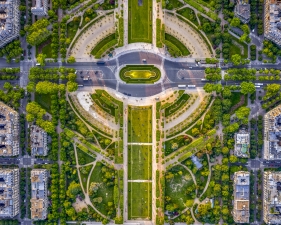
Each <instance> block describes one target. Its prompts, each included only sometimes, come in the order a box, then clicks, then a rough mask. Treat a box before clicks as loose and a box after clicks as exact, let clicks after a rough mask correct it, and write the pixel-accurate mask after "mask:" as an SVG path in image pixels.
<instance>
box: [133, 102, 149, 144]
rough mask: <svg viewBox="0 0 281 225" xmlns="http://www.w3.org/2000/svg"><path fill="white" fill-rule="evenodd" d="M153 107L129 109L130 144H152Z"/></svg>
mask: <svg viewBox="0 0 281 225" xmlns="http://www.w3.org/2000/svg"><path fill="white" fill-rule="evenodd" d="M151 122H152V107H151V106H148V107H132V106H129V107H128V142H129V143H151V142H152V125H151Z"/></svg>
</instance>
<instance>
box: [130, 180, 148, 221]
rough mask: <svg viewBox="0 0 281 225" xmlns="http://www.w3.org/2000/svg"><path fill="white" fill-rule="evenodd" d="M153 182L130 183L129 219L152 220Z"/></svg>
mask: <svg viewBox="0 0 281 225" xmlns="http://www.w3.org/2000/svg"><path fill="white" fill-rule="evenodd" d="M151 191H152V184H151V182H142V183H137V182H129V183H128V219H137V218H143V219H151V216H152V215H151V214H152V213H151V202H152V194H151Z"/></svg>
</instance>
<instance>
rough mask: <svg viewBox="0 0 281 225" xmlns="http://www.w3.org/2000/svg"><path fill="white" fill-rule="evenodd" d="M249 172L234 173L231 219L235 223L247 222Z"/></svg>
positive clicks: (248, 214) (248, 215)
mask: <svg viewBox="0 0 281 225" xmlns="http://www.w3.org/2000/svg"><path fill="white" fill-rule="evenodd" d="M249 192H250V173H249V172H245V171H238V172H235V173H234V193H233V194H234V208H233V219H234V221H235V222H236V223H249V217H250V213H249V199H250V193H249Z"/></svg>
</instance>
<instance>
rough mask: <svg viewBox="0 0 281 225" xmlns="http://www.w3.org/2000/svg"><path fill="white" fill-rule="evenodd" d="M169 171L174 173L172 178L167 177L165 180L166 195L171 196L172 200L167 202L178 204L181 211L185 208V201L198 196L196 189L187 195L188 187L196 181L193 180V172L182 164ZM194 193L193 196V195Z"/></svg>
mask: <svg viewBox="0 0 281 225" xmlns="http://www.w3.org/2000/svg"><path fill="white" fill-rule="evenodd" d="M168 172H170V173H171V174H173V176H172V177H171V178H169V179H168V178H167V177H169V176H167V173H166V180H165V196H169V197H170V198H171V200H170V201H169V202H166V206H167V204H170V205H171V204H176V205H177V206H178V210H177V211H181V210H183V209H185V203H186V201H187V200H189V199H194V198H192V197H195V196H196V193H195V190H194V191H191V192H190V194H189V195H187V193H186V191H187V188H189V187H191V186H192V185H193V184H194V182H193V180H192V177H191V174H190V173H189V172H188V171H187V170H186V169H185V168H184V167H183V166H180V165H177V166H175V167H173V168H172V169H170V170H169V171H168ZM192 195H193V196H192Z"/></svg>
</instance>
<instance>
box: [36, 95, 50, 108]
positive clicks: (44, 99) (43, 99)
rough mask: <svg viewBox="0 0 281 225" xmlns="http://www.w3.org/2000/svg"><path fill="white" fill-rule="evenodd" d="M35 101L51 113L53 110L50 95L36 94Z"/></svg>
mask: <svg viewBox="0 0 281 225" xmlns="http://www.w3.org/2000/svg"><path fill="white" fill-rule="evenodd" d="M35 101H36V102H37V103H38V104H39V105H40V106H42V108H43V109H46V111H48V112H50V109H51V98H50V95H48V94H38V93H37V92H35Z"/></svg>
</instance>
